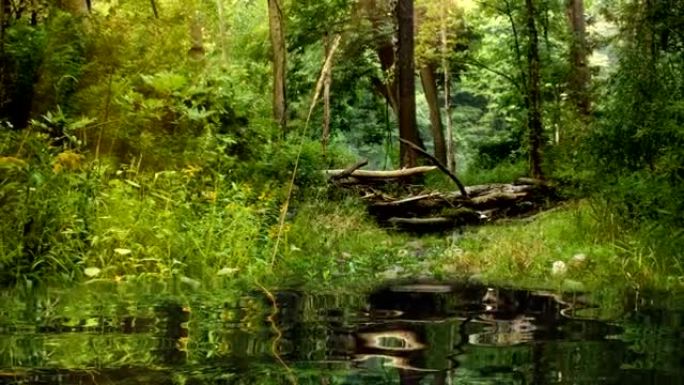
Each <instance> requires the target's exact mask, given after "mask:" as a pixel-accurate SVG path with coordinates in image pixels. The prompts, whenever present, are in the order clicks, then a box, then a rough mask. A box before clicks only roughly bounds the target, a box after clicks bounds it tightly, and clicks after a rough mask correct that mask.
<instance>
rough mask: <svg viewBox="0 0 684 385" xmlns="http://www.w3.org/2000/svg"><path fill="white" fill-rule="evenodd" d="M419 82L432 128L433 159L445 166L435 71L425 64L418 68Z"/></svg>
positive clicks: (445, 157)
mask: <svg viewBox="0 0 684 385" xmlns="http://www.w3.org/2000/svg"><path fill="white" fill-rule="evenodd" d="M420 80H421V83H422V84H423V91H424V92H425V100H426V101H427V104H428V108H429V110H430V126H431V128H432V138H433V140H434V144H435V158H437V160H439V161H440V162H442V164H445V165H446V164H447V152H446V143H445V141H444V131H443V130H442V118H441V116H440V113H439V100H438V98H437V83H436V80H435V70H434V68H433V67H432V66H431V65H430V64H425V65H423V66H422V67H421V68H420Z"/></svg>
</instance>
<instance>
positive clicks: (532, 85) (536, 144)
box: [525, 0, 544, 179]
mask: <svg viewBox="0 0 684 385" xmlns="http://www.w3.org/2000/svg"><path fill="white" fill-rule="evenodd" d="M525 8H526V19H527V33H528V38H529V43H528V50H527V67H528V69H527V71H528V81H529V85H528V87H527V91H528V95H527V98H528V101H529V104H528V109H527V127H528V137H529V143H528V146H529V166H530V175H531V176H532V177H533V178H537V179H543V178H544V176H543V173H542V168H541V160H542V148H541V147H542V143H543V139H542V136H543V131H544V128H543V125H542V116H541V91H540V81H541V79H540V78H541V74H540V63H539V36H538V33H537V26H536V21H535V16H536V12H537V11H536V9H535V7H534V3H533V0H525Z"/></svg>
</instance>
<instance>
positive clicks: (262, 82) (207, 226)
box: [0, 0, 684, 287]
mask: <svg viewBox="0 0 684 385" xmlns="http://www.w3.org/2000/svg"><path fill="white" fill-rule="evenodd" d="M9 3H11V4H10V5H11V6H8V7H6V9H4V8H3V13H2V18H1V19H0V24H2V37H1V38H2V41H1V42H0V44H1V49H0V62H1V63H2V64H1V66H0V82H1V84H0V90H1V91H0V129H1V130H2V132H1V133H0V283H2V284H15V283H21V284H25V283H26V284H31V285H32V284H34V283H35V282H39V281H41V280H44V279H47V280H53V281H64V282H75V281H80V280H83V279H94V278H97V279H99V278H103V279H114V280H117V281H120V280H137V279H147V278H151V279H156V278H161V279H162V280H168V279H177V280H180V282H183V283H184V284H186V285H189V286H191V287H194V286H197V285H198V284H199V282H207V285H212V284H217V285H221V284H223V283H225V282H227V281H229V280H239V279H246V280H262V281H263V280H268V279H269V278H268V277H269V276H270V275H271V273H273V272H276V273H277V274H276V276H275V278H273V279H274V281H275V282H277V280H278V278H285V277H288V278H293V277H294V278H293V279H295V281H301V280H302V279H301V278H302V277H304V281H307V280H308V281H316V282H327V283H330V282H339V281H335V280H334V277H336V276H337V277H339V276H343V275H345V274H347V275H349V274H351V275H354V274H356V275H358V277H359V278H360V279H362V278H364V277H366V278H368V277H373V276H375V275H377V274H379V273H381V272H383V271H385V272H386V271H387V270H388V269H389V270H391V269H392V268H393V266H394V265H404V266H405V267H406V268H407V269H409V270H410V269H411V268H412V267H416V266H422V265H420V263H419V262H420V261H415V260H414V258H412V255H409V256H406V255H405V257H397V256H396V255H397V254H398V253H399V252H400V251H401V250H404V244H405V243H407V242H410V239H409V236H407V235H397V234H387V233H386V232H384V231H382V230H380V229H377V228H376V227H375V225H374V224H373V223H371V222H370V221H369V220H368V219H367V218H366V216H365V214H364V213H363V212H361V211H360V210H359V209H356V208H354V207H352V206H354V204H353V203H350V201H348V200H346V198H340V197H339V196H337V195H338V194H337V193H336V192H334V191H328V190H327V187H326V185H325V181H324V179H323V177H322V176H321V173H320V170H322V169H325V168H334V167H343V166H345V165H348V164H352V163H353V162H354V161H355V159H357V158H359V157H367V158H369V159H370V163H371V165H372V166H374V167H375V168H383V167H384V168H394V167H395V166H396V165H397V163H398V162H397V159H398V154H397V152H398V142H397V140H396V139H397V136H398V133H397V123H396V119H395V117H394V111H393V110H392V106H391V101H390V99H388V98H387V97H386V96H385V97H383V94H382V87H383V86H380V87H378V84H385V83H384V82H391V81H392V78H393V74H392V73H391V71H390V69H388V68H384V63H381V60H380V59H379V57H378V55H379V54H380V51H381V49H382V48H383V44H385V43H386V42H387V41H389V42H390V48H391V41H392V34H393V32H394V31H393V28H394V26H393V24H392V20H391V18H387V17H386V13H385V12H384V11H383V8H382V7H380V9H379V10H378V9H375V8H373V7H374V6H376V4H375V3H376V2H373V1H360V2H351V1H344V0H326V1H284V2H283V13H284V15H285V25H286V37H287V46H288V47H287V51H288V61H287V62H288V71H287V79H288V82H287V87H288V88H287V96H288V114H289V118H288V125H289V126H288V129H287V130H286V132H281V130H280V129H279V128H278V127H277V125H276V124H275V122H273V121H272V118H271V116H272V112H271V92H272V90H271V82H272V79H271V77H272V74H271V67H270V60H271V50H270V45H269V39H268V35H269V26H268V14H267V7H266V1H249V2H236V1H233V0H218V1H217V2H200V1H196V0H194V1H182V2H181V1H172V0H156V1H153V2H149V1H147V0H136V1H126V2H123V1H116V0H109V1H93V2H92V3H93V8H92V9H90V10H87V11H83V12H78V11H75V9H76V8H73V7H69V6H66V5H65V4H70V3H74V4H76V3H79V2H78V1H71V2H70V1H63V2H60V3H61V4H62V7H59V6H57V5H55V4H53V3H52V2H43V1H31V2H28V1H12V2H9ZM416 3H417V9H418V12H419V13H420V15H419V17H417V20H418V21H417V29H418V30H419V33H418V35H417V36H418V39H417V44H418V47H417V53H418V54H417V59H416V60H417V61H418V62H419V63H426V62H430V63H434V64H435V70H436V74H437V75H438V76H437V78H438V79H437V85H438V89H439V90H443V89H444V86H445V84H444V77H443V75H444V71H445V69H446V70H447V71H448V72H449V74H450V75H451V78H450V84H449V85H450V88H451V90H452V91H451V95H448V96H447V98H446V99H447V100H448V104H449V105H450V108H449V109H448V111H447V109H446V108H444V106H443V105H442V106H441V113H442V114H443V115H444V114H446V113H447V112H448V113H450V114H451V115H450V117H451V119H452V120H453V122H454V135H453V136H454V139H455V143H456V145H455V155H456V158H457V161H456V164H457V166H458V167H457V173H459V174H461V175H462V176H463V179H464V180H465V181H466V182H467V183H468V184H476V183H485V182H508V181H510V180H512V179H515V178H516V177H519V176H523V175H526V173H527V171H526V170H527V169H528V166H527V161H528V152H529V151H530V149H529V147H528V139H527V138H528V135H529V132H528V131H529V129H528V121H527V113H528V108H529V105H528V104H529V101H528V100H529V96H528V91H529V90H528V88H529V86H528V79H527V78H528V76H529V75H528V69H529V68H528V62H527V49H528V46H529V45H530V41H529V39H530V37H529V36H528V34H527V29H526V24H525V22H526V15H527V13H526V12H529V10H526V9H525V7H524V6H523V4H522V3H523V2H514V1H508V0H487V1H482V2H477V3H474V2H463V3H454V2H451V1H441V2H439V1H433V2H430V1H422V2H416ZM533 3H534V4H535V7H536V11H535V14H534V15H533V16H534V19H535V20H536V22H537V24H538V28H539V31H540V32H539V36H540V52H539V54H540V58H541V63H540V65H541V74H540V76H541V79H540V80H541V84H542V89H541V98H542V120H543V124H544V127H545V131H544V132H543V143H544V145H543V148H542V150H543V156H544V157H543V167H544V171H545V174H546V175H547V176H548V177H549V179H550V180H551V181H552V183H554V184H555V185H557V186H559V187H560V188H561V189H562V191H563V193H564V195H565V196H567V197H571V198H573V199H574V198H583V199H585V200H584V201H583V203H581V204H579V207H580V209H577V210H579V211H581V214H576V215H579V216H582V217H584V216H588V217H590V218H592V219H591V223H590V224H589V225H587V224H586V223H585V222H582V221H580V222H582V223H580V224H579V225H578V226H579V227H577V234H574V235H573V237H574V236H577V237H578V239H573V240H572V242H570V241H568V242H569V243H563V244H558V245H556V244H555V243H554V242H556V241H558V242H561V240H564V238H565V236H564V235H563V234H555V233H554V232H553V231H551V232H552V233H553V234H552V235H550V239H546V240H544V239H542V240H536V239H534V240H529V242H530V243H536V242H542V243H543V242H548V243H547V244H546V246H544V247H542V250H544V252H543V253H542V252H540V253H537V254H545V255H537V254H535V253H530V255H537V256H538V257H539V259H537V262H529V263H530V264H531V265H529V266H534V268H532V269H528V267H529V266H528V265H524V264H523V265H524V266H523V267H524V268H521V269H520V270H519V271H518V270H516V269H515V268H513V269H512V270H511V271H509V272H508V273H505V274H497V273H496V271H500V270H501V269H504V270H506V269H508V267H507V266H509V264H510V263H511V262H510V261H509V262H506V261H507V259H506V258H504V257H503V255H504V254H506V253H508V254H511V250H510V247H513V246H515V247H516V248H517V247H520V248H525V247H526V246H529V245H525V244H522V245H521V244H520V243H519V239H525V237H524V236H523V237H518V236H517V235H519V234H518V231H522V232H525V231H534V230H524V229H523V230H519V229H514V230H511V229H510V228H505V227H504V228H498V227H497V228H494V229H496V231H500V232H501V233H502V234H504V235H501V236H500V238H497V240H496V242H497V243H498V244H499V246H501V245H504V246H506V245H508V246H509V248H508V249H507V248H506V247H503V250H507V251H506V252H502V251H501V250H495V251H492V250H489V251H487V250H488V248H490V247H492V246H491V245H488V243H492V241H491V240H490V239H489V238H488V237H484V238H483V235H482V234H469V235H467V236H466V238H467V237H470V238H468V240H467V241H466V242H465V243H464V245H463V246H458V247H459V248H463V249H466V252H465V254H468V253H474V251H478V252H483V253H486V254H487V255H488V256H487V257H486V258H489V256H491V255H498V256H499V257H500V258H499V257H497V261H498V262H492V263H493V264H496V263H500V265H498V266H492V265H491V264H490V262H486V263H484V262H479V263H476V264H475V265H477V268H472V269H471V268H468V267H464V270H463V271H462V272H461V273H463V274H464V275H465V274H469V273H478V274H479V273H486V272H487V271H490V272H494V273H493V275H492V276H491V277H490V278H492V279H500V278H502V277H503V278H504V279H506V280H508V279H510V278H512V277H518V275H525V274H529V275H531V276H532V277H536V278H538V279H539V280H541V281H542V282H543V281H544V268H545V267H548V264H549V263H550V262H552V260H553V259H562V258H564V257H565V258H567V256H568V254H572V253H575V252H587V253H590V254H591V253H592V252H591V251H589V250H588V249H598V251H597V252H596V253H595V258H596V261H597V262H596V263H598V264H601V265H602V266H604V267H607V266H610V265H614V264H615V263H618V262H621V263H622V265H624V266H627V267H626V268H625V269H624V272H625V274H623V278H624V277H626V278H625V279H637V278H638V279H642V281H640V282H637V283H635V285H637V286H638V285H640V284H652V285H656V286H659V285H660V286H662V285H664V286H667V287H673V285H672V280H676V279H675V278H672V279H670V280H669V281H668V279H669V278H667V277H670V276H671V277H681V274H682V265H681V262H680V261H681V260H682V257H683V255H682V250H684V231H683V230H684V214H682V213H684V200H683V199H682V197H684V187H683V186H684V183H683V181H682V178H684V171H683V170H684V35H682V32H681V31H682V28H681V20H682V19H684V5H682V4H681V2H677V1H671V0H654V1H648V2H644V1H639V0H621V1H617V2H616V1H599V0H594V1H591V2H590V1H587V2H586V7H587V13H588V14H589V15H590V18H589V21H590V22H589V23H588V26H587V29H588V31H589V33H588V40H589V46H590V50H591V51H592V52H593V54H592V56H590V57H589V58H585V59H587V60H588V61H589V63H590V68H591V71H592V74H593V78H592V83H591V86H590V87H589V88H588V90H587V93H588V95H589V96H590V98H591V99H592V101H593V102H592V108H591V112H590V113H589V114H588V115H586V114H583V113H582V112H581V111H578V109H577V108H576V106H575V105H574V104H573V101H572V97H569V96H568V95H569V89H570V86H569V83H570V82H571V76H570V74H571V71H572V62H571V60H569V57H570V54H571V53H570V46H571V43H572V41H573V35H572V32H571V31H570V27H569V26H568V21H567V17H566V14H565V3H566V2H564V1H560V0H558V1H552V0H535V1H534V2H533ZM2 4H3V5H4V4H5V2H3V3H2ZM151 4H154V5H155V8H154V9H152V7H151ZM378 15H381V16H378ZM383 15H384V16H383ZM440 17H443V19H440ZM442 28H444V29H445V30H444V31H441V29H442ZM420 31H422V34H421V32H420ZM441 32H444V33H445V34H444V36H446V38H447V39H446V40H447V45H446V50H444V49H442V47H441V46H440V44H442V43H443V42H442V41H441V40H440V39H432V38H430V36H438V35H439V34H440V33H441ZM336 35H340V36H341V43H340V47H339V49H338V51H337V52H336V53H335V55H334V56H333V69H332V85H331V91H330V92H331V95H332V96H331V99H330V108H331V120H330V127H331V131H332V138H331V146H329V147H328V148H327V149H326V150H322V149H321V146H320V144H319V140H320V139H319V138H320V137H321V130H322V129H321V126H322V124H323V121H324V113H323V108H321V105H322V104H323V103H320V102H319V103H318V104H317V105H315V106H313V109H312V110H311V108H312V103H313V102H315V101H314V100H313V99H314V96H317V97H318V96H320V95H318V94H316V90H317V84H318V82H319V76H320V73H321V70H322V66H323V62H324V58H325V52H326V51H325V44H326V43H325V42H326V41H328V42H329V39H330V38H331V37H332V36H336ZM326 39H327V40H326ZM597 58H604V60H603V61H600V60H597ZM442 63H445V65H442ZM417 83H418V84H420V82H417ZM418 88H420V86H418ZM417 91H418V103H417V104H418V111H417V117H418V126H419V129H420V132H421V135H422V137H423V141H424V142H425V144H426V147H427V148H428V149H429V150H433V148H434V145H433V143H432V139H431V134H430V119H429V112H428V111H429V110H428V105H427V103H426V102H425V99H424V97H423V96H424V95H423V94H422V93H421V92H422V89H418V90H417ZM444 99H445V97H444V95H441V96H440V103H444ZM316 101H317V100H316ZM310 110H311V111H312V112H313V113H312V114H311V116H310V118H309V112H310ZM295 165H296V166H295ZM295 167H296V176H295V178H294V188H293V191H292V194H290V180H291V175H292V173H293V171H294V170H295ZM429 183H433V184H434V185H435V186H438V185H444V183H443V182H442V181H441V180H440V178H439V177H435V178H434V179H430V180H429ZM324 201H330V202H328V203H324ZM286 202H287V204H286ZM284 210H285V211H284ZM573 210H574V209H573ZM574 212H575V211H570V212H568V211H564V212H563V214H562V218H560V219H558V220H559V221H560V222H562V224H561V225H557V224H556V225H554V224H553V223H550V224H548V225H549V226H551V227H553V226H557V227H558V228H565V227H566V225H567V223H566V222H564V221H567V220H568V218H572V217H573V215H575V214H573V213H574ZM281 217H282V218H283V219H284V221H283V222H282V223H281V220H280V218H281ZM570 222H572V220H570ZM582 226H585V227H582ZM586 226H589V227H590V228H592V229H595V230H593V234H603V235H605V236H602V237H600V239H597V238H591V237H590V236H589V235H587V236H586V237H581V236H580V235H581V234H582V233H583V231H584V229H586V228H587V227H586ZM312 229H315V230H316V232H313V231H312ZM509 231H510V233H507V232H509ZM506 234H509V235H510V236H508V235H506ZM446 238H447V237H441V238H427V239H426V240H425V241H424V242H426V246H424V247H425V248H426V249H429V250H430V251H429V252H428V254H429V255H431V256H432V257H434V258H433V259H435V258H436V259H435V260H436V261H440V262H439V263H444V264H450V263H451V264H456V265H458V264H459V263H461V262H462V261H461V262H459V261H460V259H458V258H465V257H462V256H459V257H458V258H457V260H456V261H454V260H453V259H450V258H452V257H453V255H452V254H450V253H451V252H452V251H453V250H454V247H457V246H454V242H455V241H453V240H452V239H451V238H449V239H446ZM459 242H460V240H459ZM469 242H470V243H469ZM472 242H475V243H476V244H474V243H472ZM421 248H423V246H421ZM409 249H410V247H409ZM449 250H451V251H449ZM549 250H551V251H549ZM643 255H647V256H648V259H649V261H653V263H650V264H649V266H651V267H652V268H653V269H652V270H653V271H650V270H649V271H646V272H643V271H642V273H643V274H642V273H639V271H640V270H639V269H641V268H642V267H643V265H642V264H641V262H638V261H641V258H642V256H643ZM509 257H510V255H509ZM528 257H529V256H528ZM528 257H526V258H524V260H525V261H528V259H529V258H528ZM476 258H477V257H476V256H474V255H471V256H470V257H468V258H467V260H468V261H469V262H468V263H465V265H468V264H470V263H471V262H472V261H474V260H476ZM525 263H527V262H525ZM521 266H522V265H521ZM635 266H636V267H635ZM423 267H424V266H423ZM433 267H434V268H433V271H434V272H435V273H439V272H440V271H448V270H449V268H444V266H433ZM471 267H472V266H471ZM651 267H649V269H650V268H651ZM421 268H422V267H418V268H416V270H420V269H421ZM487 269H489V270H487ZM646 270H648V269H646ZM644 276H646V277H644ZM655 276H657V277H658V278H657V279H656V278H654V277H655ZM298 277H299V278H298ZM536 278H535V279H536ZM575 278H578V277H575ZM661 278H662V279H661ZM601 279H602V280H603V281H607V280H613V279H614V277H613V276H612V275H609V276H604V277H603V278H601ZM597 282H601V280H597ZM309 283H310V282H309ZM542 284H549V282H543V283H542ZM596 285H597V286H598V285H600V284H599V283H596ZM680 285H681V283H680Z"/></svg>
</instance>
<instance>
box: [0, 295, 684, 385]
mask: <svg viewBox="0 0 684 385" xmlns="http://www.w3.org/2000/svg"><path fill="white" fill-rule="evenodd" d="M103 296H105V294H103V293H99V294H97V295H93V296H92V297H87V298H82V296H71V297H70V296H69V295H68V294H51V295H47V296H45V297H42V298H30V299H29V300H27V301H19V300H17V299H12V300H9V299H7V298H3V300H5V302H4V303H3V305H6V306H3V307H2V308H1V309H0V384H100V385H101V384H205V383H206V384H262V383H272V384H280V383H283V384H286V383H292V382H296V383H299V384H448V383H472V384H547V383H562V384H582V383H584V384H612V383H624V384H639V385H643V384H669V383H683V382H682V377H683V376H682V375H683V374H684V371H683V370H682V366H683V365H682V364H683V363H684V362H683V359H684V354H683V353H682V350H681V348H682V346H683V342H684V339H683V330H684V328H683V327H682V319H684V317H683V315H684V313H683V312H682V311H681V310H672V309H670V310H668V309H666V308H661V307H657V306H655V307H654V306H648V304H646V306H640V307H639V308H638V309H637V310H633V309H634V308H636V306H632V305H631V304H630V306H629V309H630V311H629V312H627V313H626V314H625V315H624V316H622V317H620V318H617V319H615V320H613V321H611V322H607V321H601V320H597V319H591V318H588V315H590V314H598V313H597V312H598V311H599V310H600V309H596V308H593V307H592V306H591V305H590V301H589V300H587V299H586V298H584V297H582V296H577V295H574V296H559V295H556V294H554V293H548V292H530V291H524V290H515V289H506V288H492V287H485V286H481V285H463V284H454V283H450V284H444V283H425V282H419V283H415V282H409V283H394V284H387V285H384V286H383V287H381V288H379V289H378V290H376V291H374V292H372V293H370V294H368V295H359V296H339V295H332V294H307V293H304V292H300V291H295V290H283V291H279V292H275V293H274V298H275V302H276V307H277V309H278V312H277V314H276V315H275V316H273V317H269V316H270V315H271V314H272V310H273V307H272V306H273V304H272V302H271V301H270V300H269V299H268V298H267V297H266V296H264V295H263V294H261V293H260V292H258V293H253V294H251V295H241V294H239V293H223V294H221V295H218V294H216V295H213V296H207V297H202V298H189V299H188V298H185V299H179V298H176V299H165V300H161V301H160V300H153V301H147V300H140V299H137V300H135V301H128V300H127V301H123V300H120V299H119V300H116V299H115V298H109V299H107V300H103V299H102V297H103ZM642 305H643V304H642ZM274 327H275V329H274ZM274 330H277V333H276V332H275V331H274ZM276 335H279V337H278V338H277V339H276Z"/></svg>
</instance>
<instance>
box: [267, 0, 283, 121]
mask: <svg viewBox="0 0 684 385" xmlns="http://www.w3.org/2000/svg"><path fill="white" fill-rule="evenodd" d="M268 26H269V31H270V37H271V47H272V49H273V118H274V119H275V121H276V123H277V124H278V126H279V127H280V128H281V130H283V132H284V131H285V128H286V126H287V116H286V115H287V104H286V99H285V71H286V67H285V66H286V58H285V55H286V49H285V32H284V29H283V10H282V4H281V3H280V1H279V0H268Z"/></svg>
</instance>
